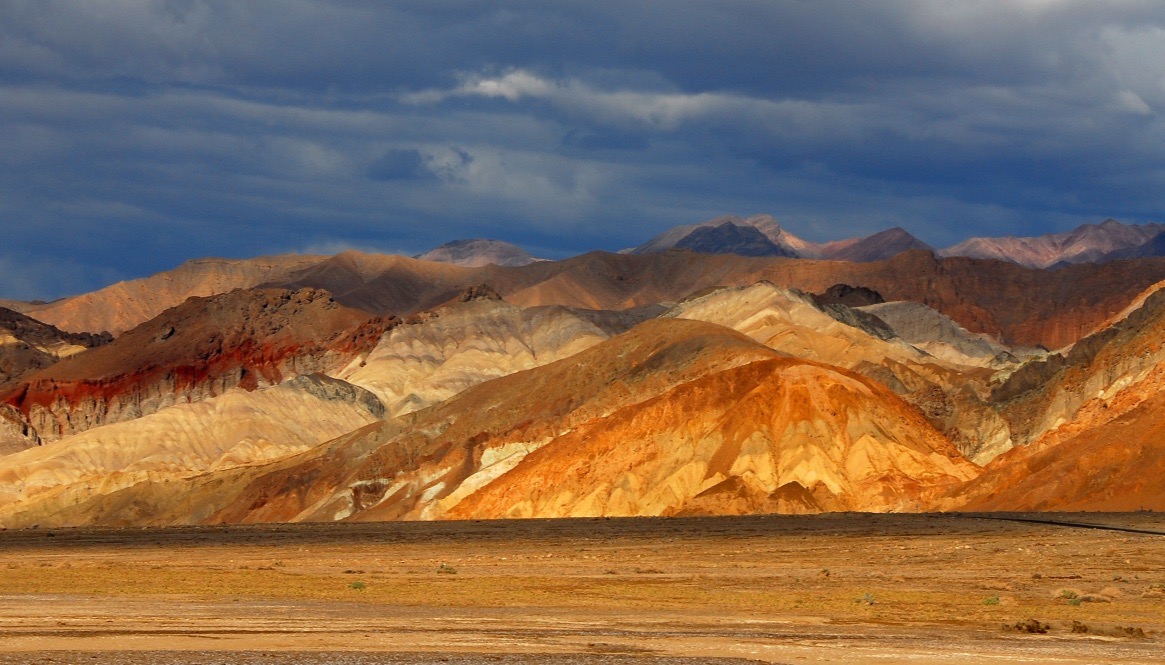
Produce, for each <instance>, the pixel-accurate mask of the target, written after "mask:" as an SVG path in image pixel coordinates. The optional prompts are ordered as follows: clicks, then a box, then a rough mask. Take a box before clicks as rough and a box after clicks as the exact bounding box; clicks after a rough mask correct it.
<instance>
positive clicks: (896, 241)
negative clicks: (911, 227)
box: [821, 226, 934, 262]
mask: <svg viewBox="0 0 1165 665" xmlns="http://www.w3.org/2000/svg"><path fill="white" fill-rule="evenodd" d="M933 249H934V248H932V247H931V246H930V245H928V244H926V243H924V242H922V241H921V240H919V239H918V238H915V237H914V236H913V235H911V234H910V232H909V231H907V230H906V229H904V228H901V227H898V226H896V227H894V228H892V229H886V230H885V231H879V232H878V233H875V234H873V235H871V236H867V237H865V238H859V239H857V240H854V241H852V242H848V243H844V244H838V245H836V246H833V247H823V248H822V252H821V255H822V258H826V259H830V260H832V261H859V262H870V261H885V260H886V259H890V258H893V257H895V256H897V255H899V254H901V253H902V252H908V251H910V250H923V251H927V252H929V251H932V250H933Z"/></svg>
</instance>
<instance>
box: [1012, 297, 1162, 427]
mask: <svg viewBox="0 0 1165 665" xmlns="http://www.w3.org/2000/svg"><path fill="white" fill-rule="evenodd" d="M1140 300H1142V304H1141V306H1140V307H1139V308H1137V309H1134V310H1133V311H1132V312H1130V313H1129V314H1128V315H1127V316H1126V317H1125V318H1123V319H1121V320H1119V321H1116V322H1114V323H1113V324H1112V325H1111V326H1109V327H1108V328H1105V329H1103V330H1101V331H1099V332H1096V333H1094V334H1092V335H1089V336H1088V337H1085V338H1084V339H1082V340H1080V341H1079V342H1077V343H1076V344H1075V345H1073V346H1072V347H1071V348H1070V349H1068V350H1066V351H1064V352H1062V353H1059V354H1055V355H1052V356H1049V357H1048V358H1046V359H1043V360H1041V361H1038V362H1032V363H1029V364H1027V365H1026V366H1024V367H1023V368H1021V369H1020V370H1018V371H1016V372H1015V373H1014V374H1012V375H1011V376H1010V377H1008V379H1007V381H1006V382H1004V383H1002V384H1001V385H1000V386H999V387H998V388H996V389H995V391H994V394H993V399H994V401H995V402H996V403H997V404H998V408H999V409H1000V412H1001V413H1002V414H1003V415H1004V416H1005V417H1006V418H1007V419H1008V420H1009V421H1010V422H1011V423H1012V427H1013V430H1014V431H1015V433H1016V440H1017V443H1028V442H1033V441H1037V440H1039V439H1041V438H1045V437H1058V436H1062V433H1059V434H1058V433H1056V432H1055V430H1057V429H1065V428H1069V429H1071V428H1075V429H1077V430H1078V429H1081V428H1094V427H1096V426H1098V425H1101V424H1103V423H1105V422H1108V421H1111V420H1115V419H1117V418H1118V417H1120V416H1121V415H1122V414H1123V413H1124V412H1125V411H1128V410H1130V409H1132V408H1133V407H1135V406H1136V405H1137V404H1139V403H1140V402H1141V401H1144V400H1146V399H1148V398H1149V397H1152V396H1153V395H1155V394H1156V392H1157V390H1159V389H1160V388H1161V387H1163V386H1165V383H1163V382H1162V377H1163V376H1165V348H1163V346H1162V339H1165V291H1162V290H1160V289H1156V290H1154V291H1152V293H1151V294H1149V295H1147V296H1146V297H1144V298H1143V299H1140ZM1074 421H1082V422H1074Z"/></svg>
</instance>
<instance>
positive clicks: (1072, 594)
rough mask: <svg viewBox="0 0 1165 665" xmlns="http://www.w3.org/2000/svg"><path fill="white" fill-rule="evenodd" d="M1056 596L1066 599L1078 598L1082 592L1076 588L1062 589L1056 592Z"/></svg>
mask: <svg viewBox="0 0 1165 665" xmlns="http://www.w3.org/2000/svg"><path fill="white" fill-rule="evenodd" d="M1056 597H1057V598H1063V599H1064V600H1076V599H1077V598H1079V597H1080V592H1079V591H1077V590H1075V589H1060V590H1059V591H1057V592H1056Z"/></svg>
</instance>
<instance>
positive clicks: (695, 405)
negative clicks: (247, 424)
mask: <svg viewBox="0 0 1165 665" xmlns="http://www.w3.org/2000/svg"><path fill="white" fill-rule="evenodd" d="M974 473H975V467H974V466H973V465H971V464H969V463H967V462H966V461H965V460H963V459H962V458H961V456H960V455H959V453H958V452H957V451H956V450H955V449H954V448H953V447H952V446H951V445H950V444H949V443H948V442H946V440H945V439H944V438H943V437H942V436H941V435H939V434H938V433H937V432H935V431H934V429H933V428H931V427H930V425H929V424H928V423H927V422H926V421H925V419H924V418H923V417H922V416H921V415H920V414H919V413H918V412H917V411H916V410H914V409H913V408H911V407H909V406H907V405H905V404H904V403H903V402H902V401H901V400H899V399H897V398H896V397H894V396H893V395H892V394H890V393H889V392H888V391H887V390H885V389H884V388H882V387H881V386H879V385H877V384H875V383H873V382H871V381H869V380H867V379H864V378H862V377H859V376H856V375H853V374H851V373H848V372H844V371H842V370H837V369H835V368H830V367H826V366H823V365H819V364H816V363H809V362H804V361H799V360H794V359H787V358H779V357H777V356H776V354H775V352H774V351H772V350H770V349H767V348H765V347H763V346H761V345H759V344H756V343H755V342H752V341H751V340H748V339H747V338H745V337H743V336H742V335H740V334H738V333H735V332H732V331H730V330H727V329H725V328H723V327H720V326H715V325H711V324H707V323H702V322H696V321H684V320H678V319H663V320H651V321H647V322H645V323H643V324H641V325H639V326H637V327H636V328H634V329H632V330H631V331H629V332H628V333H626V334H624V335H621V336H619V337H616V338H613V339H611V340H608V341H606V342H603V343H601V344H599V345H597V346H595V347H592V348H590V349H588V350H586V351H583V352H581V353H579V354H578V355H576V356H573V357H571V358H569V359H566V360H563V361H559V362H556V363H553V364H550V365H547V366H544V367H540V368H537V369H533V370H530V371H527V372H520V373H518V374H514V375H511V376H508V377H504V378H500V379H497V380H494V381H490V382H487V383H484V384H481V385H479V386H477V387H474V388H470V389H469V390H466V391H465V392H463V393H461V394H460V395H458V396H457V397H454V398H453V399H450V400H448V401H446V402H443V403H441V404H439V405H436V406H434V407H432V408H429V409H425V410H423V411H419V412H416V413H414V414H410V415H409V416H406V417H404V418H400V419H396V420H392V421H388V422H385V423H382V424H374V425H370V426H368V427H366V428H364V429H362V430H358V431H356V432H353V433H352V434H350V435H348V436H345V437H341V438H339V439H337V440H335V441H333V442H330V443H328V444H326V445H324V446H321V447H319V448H317V449H314V450H311V451H308V452H305V453H302V454H300V455H297V456H295V457H293V458H289V459H286V460H282V461H278V462H274V463H272V464H268V465H265V466H262V467H250V468H246V469H235V470H227V471H220V472H214V473H211V474H209V475H206V476H202V477H199V478H194V479H192V480H191V481H190V482H189V483H184V484H183V485H182V486H181V487H173V486H172V485H173V483H171V484H170V485H158V484H146V483H140V484H138V485H135V486H133V487H130V488H126V489H123V490H120V491H118V492H116V493H114V494H110V495H106V496H102V497H94V498H91V499H89V500H87V501H83V502H81V503H80V504H79V505H77V506H76V507H75V508H69V509H68V510H67V511H65V513H59V514H58V515H63V514H66V513H67V514H68V515H69V516H70V519H71V520H73V521H74V522H76V521H90V520H95V521H102V520H105V519H111V518H112V517H113V515H114V513H113V512H112V510H113V507H132V511H131V512H130V513H129V514H132V515H133V516H134V520H135V521H138V522H141V523H166V522H173V521H189V520H191V519H192V518H191V516H192V515H207V514H209V512H210V511H214V514H213V515H211V516H210V517H207V518H206V520H207V521H211V522H255V521H298V520H334V519H361V520H379V519H410V518H449V517H475V518H477V517H504V516H518V515H523V516H562V515H572V514H573V515H626V514H644V515H646V514H677V513H685V512H688V513H705V512H722V511H726V512H755V511H765V510H772V509H781V510H786V511H796V512H805V511H816V510H820V509H823V508H847V509H866V510H891V509H908V508H910V507H911V506H913V505H915V504H916V503H917V501H918V500H920V499H921V498H924V497H925V496H926V495H927V493H928V492H929V491H930V489H929V488H943V487H947V486H949V485H950V484H953V483H955V482H958V481H960V480H963V479H967V478H969V477H971V476H972V475H973V474H974ZM50 512H51V511H48V510H47V509H46V510H45V511H44V512H41V513H39V514H36V515H24V516H22V517H21V518H20V519H23V520H31V519H46V516H49V513H50ZM102 516H104V517H102ZM122 518H124V514H123V515H122ZM52 521H54V520H49V521H47V522H44V523H51V522H52Z"/></svg>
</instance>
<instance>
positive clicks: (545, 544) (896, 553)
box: [0, 513, 1165, 665]
mask: <svg viewBox="0 0 1165 665" xmlns="http://www.w3.org/2000/svg"><path fill="white" fill-rule="evenodd" d="M1057 519H1063V520H1065V521H1074V522H1084V523H1091V524H1096V523H1100V524H1110V525H1115V526H1121V527H1128V528H1133V529H1142V530H1148V531H1165V519H1162V517H1161V516H1158V515H1155V514H1152V513H1144V514H1132V515H1072V516H1057ZM1029 618H1030V619H1037V620H1039V621H1040V622H1042V623H1044V624H1047V625H1048V626H1049V627H1050V630H1049V632H1048V633H1046V634H1027V633H1020V632H1016V631H1014V630H1005V629H1004V625H1005V624H1007V625H1012V624H1015V623H1016V622H1019V621H1023V620H1026V619H1029ZM1073 622H1076V623H1077V627H1076V630H1077V631H1086V632H1076V633H1073V632H1072V625H1073ZM1142 635H1143V637H1142ZM337 653H339V655H335V654H337ZM1161 653H1165V536H1159V535H1153V534H1148V533H1128V532H1119V531H1102V530H1095V529H1083V528H1074V527H1065V526H1056V525H1046V524H1033V523H1019V522H1006V521H997V520H983V519H975V518H971V517H953V516H870V515H827V516H817V517H754V518H727V519H674V520H561V521H511V522H460V523H450V522H442V523H406V524H375V525H361V524H339V525H334V524H328V525H295V526H260V527H230V528H204V527H198V528H193V527H192V528H177V529H160V530H159V529H150V530H116V529H65V530H53V531H47V530H32V531H20V532H4V533H0V664H6V663H35V662H44V663H47V662H57V663H63V662H79V661H83V662H90V663H123V662H124V663H161V664H166V663H175V664H179V663H181V664H186V663H247V664H250V663H255V664H259V663H264V664H265V663H304V664H316V663H321V664H322V663H337V664H339V663H352V664H360V665H363V664H365V663H369V664H370V663H418V662H451V663H475V664H476V663H487V662H503V663H519V662H521V663H525V662H530V663H548V664H558V663H562V664H563V665H566V664H568V663H571V664H573V663H580V664H581V663H586V664H596V665H598V664H602V665H606V664H610V663H625V662H632V663H650V664H651V665H663V664H664V663H681V662H683V661H682V660H679V659H681V658H698V659H701V660H700V662H709V659H710V658H727V659H741V658H743V659H748V660H761V661H766V662H780V663H803V662H852V663H906V662H912V663H917V662H933V663H971V662H974V663H983V662H1007V663H1019V662H1032V663H1035V662H1040V663H1044V662H1062V663H1094V662H1102V661H1103V662H1127V663H1157V662H1160V660H1161V657H1160V654H1161ZM442 659H445V660H444V661H442Z"/></svg>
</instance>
